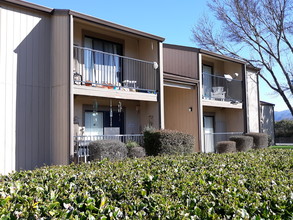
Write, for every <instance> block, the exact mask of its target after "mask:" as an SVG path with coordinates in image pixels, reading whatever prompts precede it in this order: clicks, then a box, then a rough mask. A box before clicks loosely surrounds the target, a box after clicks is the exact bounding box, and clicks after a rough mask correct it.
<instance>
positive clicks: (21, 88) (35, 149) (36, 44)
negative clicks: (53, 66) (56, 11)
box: [14, 12, 51, 170]
mask: <svg viewBox="0 0 293 220" xmlns="http://www.w3.org/2000/svg"><path fill="white" fill-rule="evenodd" d="M22 13H24V12H22ZM25 15H26V16H28V17H30V19H22V21H20V23H21V27H22V28H26V29H27V30H25V31H27V33H28V34H27V36H26V37H25V38H24V40H22V42H21V43H20V44H19V45H18V46H17V48H16V49H15V50H14V52H15V53H16V54H17V73H16V74H17V76H16V151H15V154H16V155H15V156H16V157H15V158H16V160H15V161H16V166H15V168H16V170H20V169H34V168H35V167H39V166H42V165H44V164H47V165H49V164H50V145H51V144H50V142H51V140H50V91H51V90H50V62H51V58H50V56H51V55H50V54H51V53H50V48H51V46H50V45H51V42H50V38H51V37H50V34H51V23H50V18H49V17H46V16H45V15H44V16H43V17H35V16H36V15H35V14H33V17H31V16H32V14H30V13H27V14H25ZM34 19H35V20H34ZM23 20H25V21H23ZM38 20H39V22H38V23H37V22H36V21H38ZM30 22H32V23H30ZM33 23H37V24H36V25H35V26H34V24H33ZM32 27H33V28H32ZM29 29H31V30H29Z"/></svg>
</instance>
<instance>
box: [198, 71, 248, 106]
mask: <svg viewBox="0 0 293 220" xmlns="http://www.w3.org/2000/svg"><path fill="white" fill-rule="evenodd" d="M202 84H203V98H204V99H211V100H219V101H228V102H233V103H234V102H242V99H243V94H242V93H243V91H242V80H236V79H226V78H225V77H223V76H218V75H213V74H206V73H204V74H203V80H202Z"/></svg>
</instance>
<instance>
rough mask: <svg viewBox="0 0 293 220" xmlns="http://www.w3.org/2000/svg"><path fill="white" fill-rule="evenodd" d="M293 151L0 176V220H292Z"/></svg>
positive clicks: (151, 159)
mask: <svg viewBox="0 0 293 220" xmlns="http://www.w3.org/2000/svg"><path fill="white" fill-rule="evenodd" d="M292 158H293V151H292V150H282V149H276V150H271V149H265V150H259V151H249V152H245V153H243V152H242V153H235V154H212V153H211V154H203V153H196V154H191V155H186V156H182V155H176V156H163V157H148V158H142V159H126V160H123V161H114V162H111V161H108V160H102V161H95V162H92V163H89V164H88V163H86V164H79V165H74V164H72V165H69V166H54V167H43V168H41V169H36V170H34V171H22V172H16V173H13V174H10V175H8V176H0V193H1V194H0V195H1V196H0V216H1V219H127V218H128V219H292V218H293V197H292V185H293V179H292V175H293V173H292V170H293V160H292Z"/></svg>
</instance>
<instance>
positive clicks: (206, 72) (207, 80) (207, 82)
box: [202, 65, 213, 99]
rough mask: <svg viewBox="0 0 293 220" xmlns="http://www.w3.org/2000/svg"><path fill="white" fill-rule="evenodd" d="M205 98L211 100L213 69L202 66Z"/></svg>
mask: <svg viewBox="0 0 293 220" xmlns="http://www.w3.org/2000/svg"><path fill="white" fill-rule="evenodd" d="M202 73H203V74H202V82H203V97H204V98H207V99H210V98H211V92H212V87H213V76H212V74H213V67H211V66H208V65H203V66H202Z"/></svg>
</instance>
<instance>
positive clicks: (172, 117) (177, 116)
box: [164, 86, 200, 151]
mask: <svg viewBox="0 0 293 220" xmlns="http://www.w3.org/2000/svg"><path fill="white" fill-rule="evenodd" d="M164 98H165V128H166V129H170V130H177V131H181V132H185V133H188V134H192V135H193V136H194V137H195V141H196V145H195V151H200V148H199V145H198V143H199V140H198V139H199V135H198V106H197V105H198V100H197V89H181V88H174V87H167V86H165V88H164ZM190 107H191V108H192V111H189V108H190Z"/></svg>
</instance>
